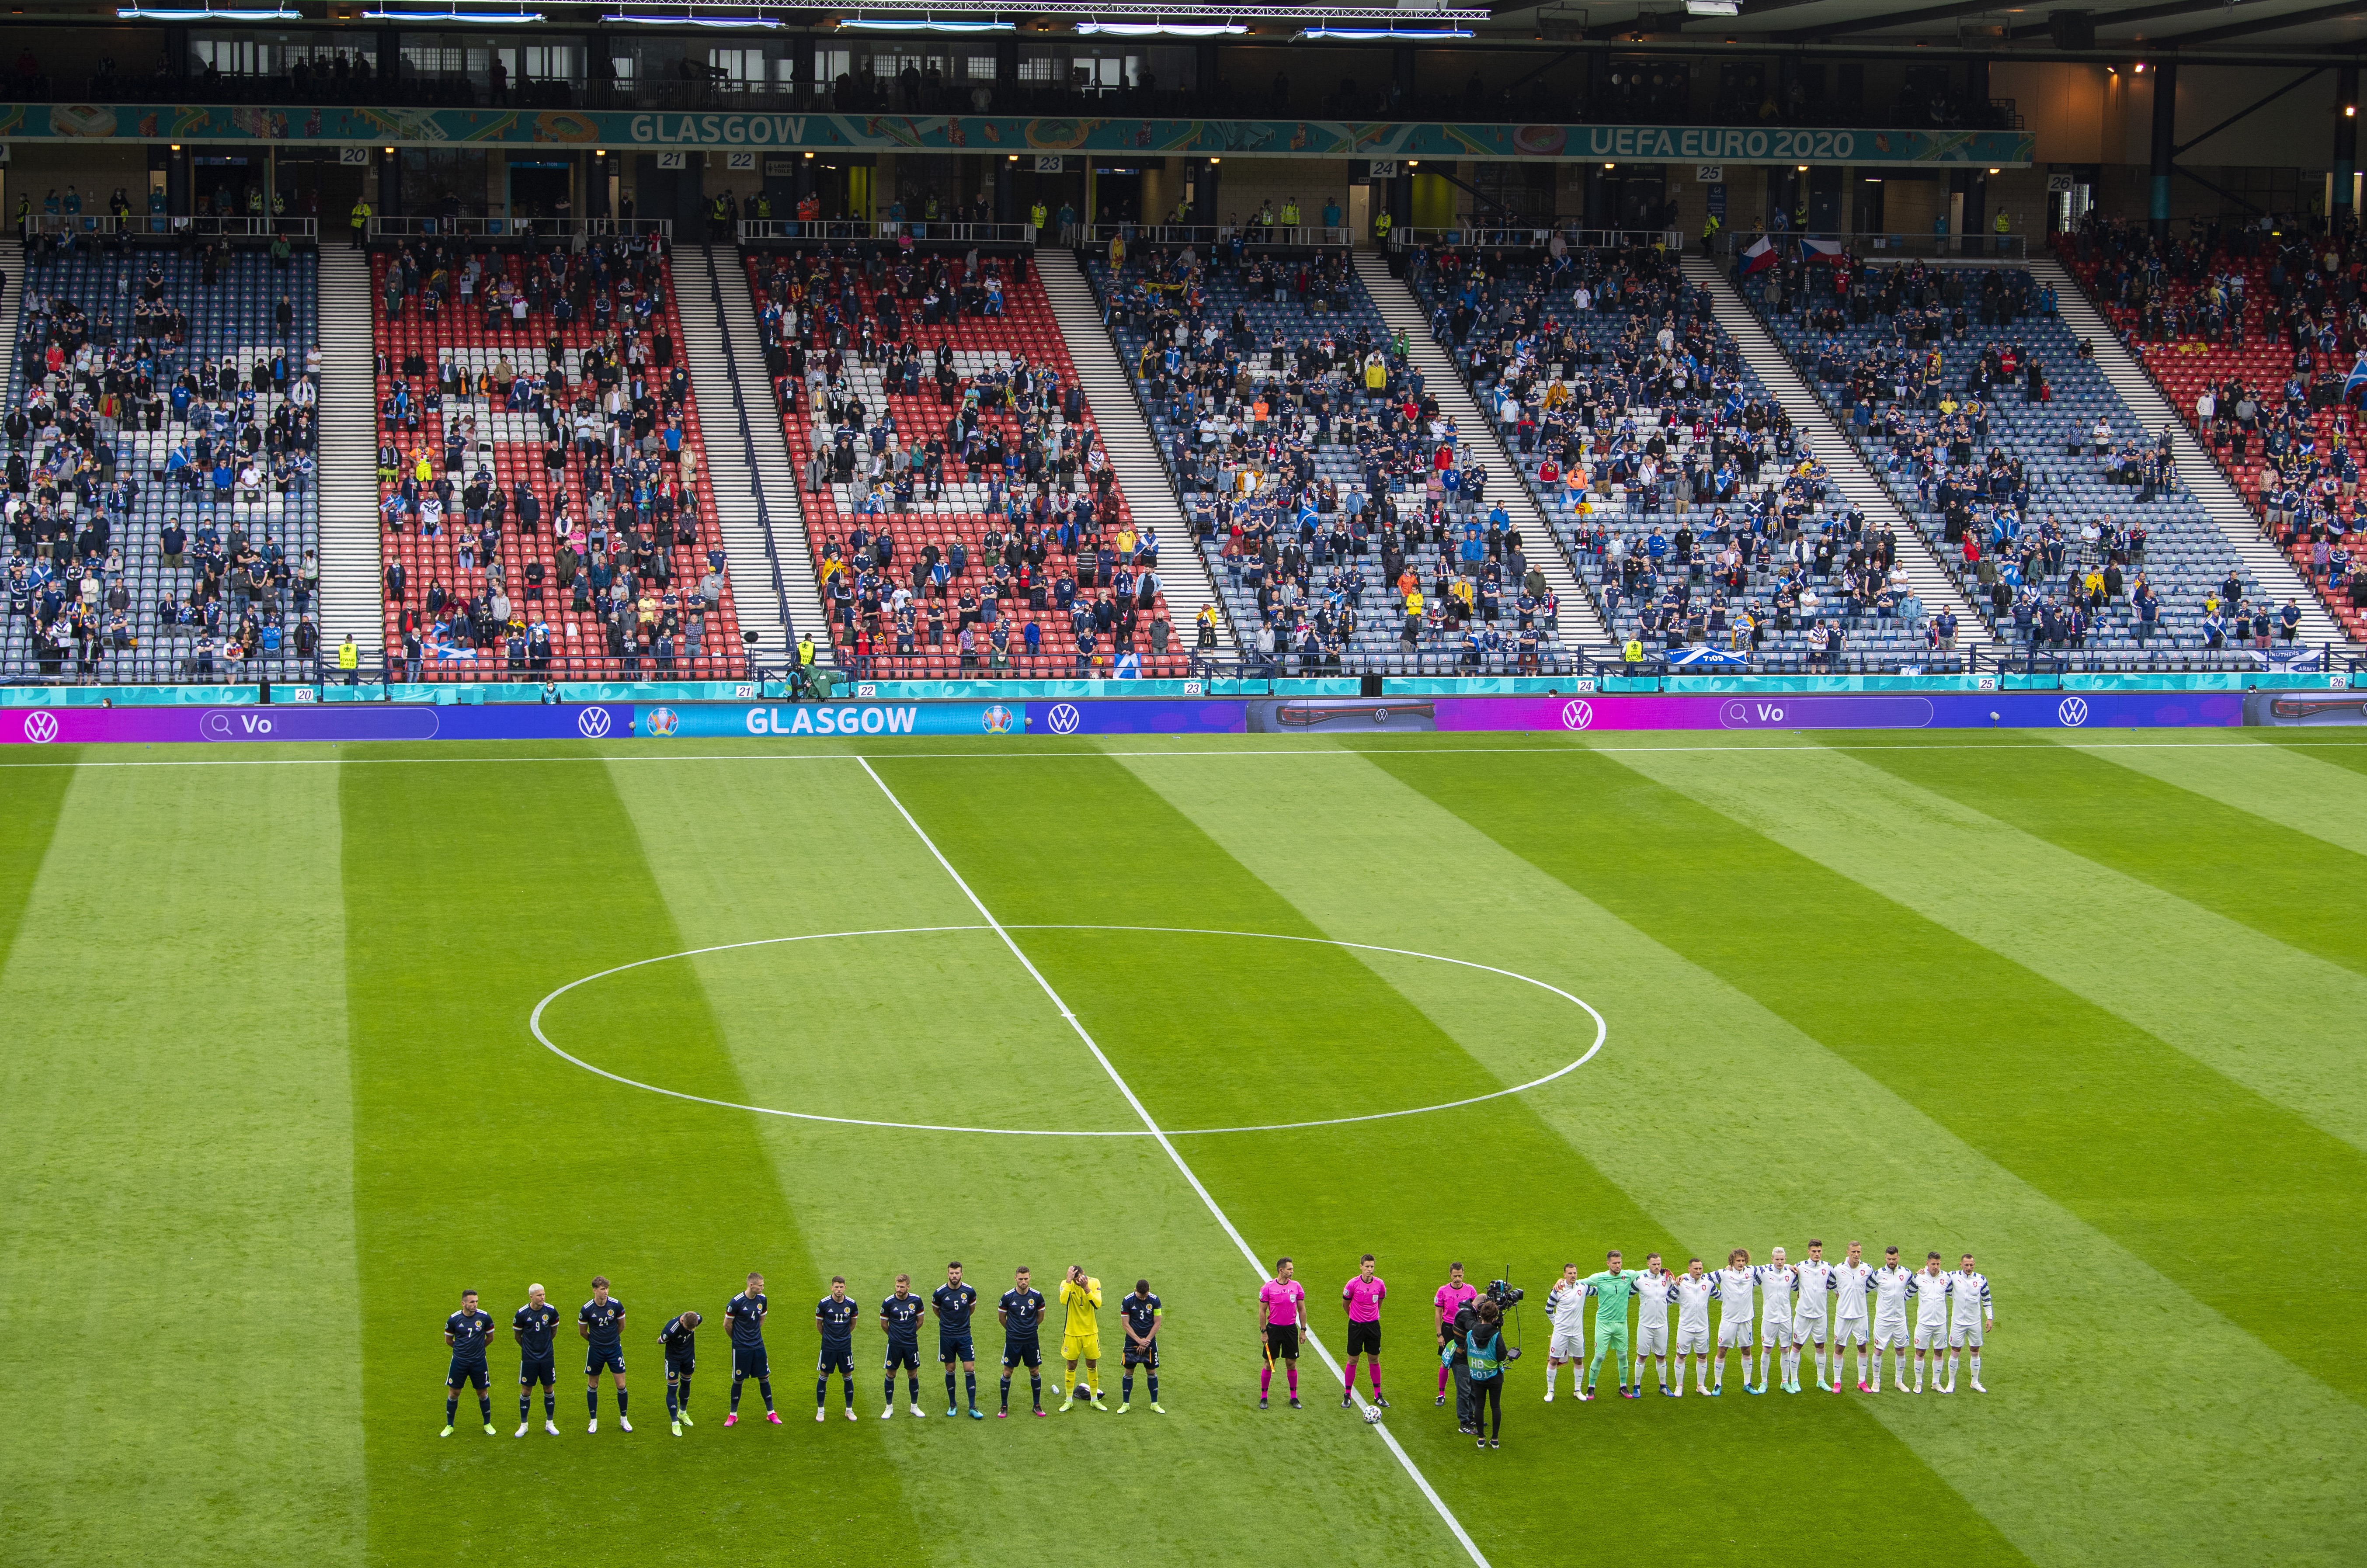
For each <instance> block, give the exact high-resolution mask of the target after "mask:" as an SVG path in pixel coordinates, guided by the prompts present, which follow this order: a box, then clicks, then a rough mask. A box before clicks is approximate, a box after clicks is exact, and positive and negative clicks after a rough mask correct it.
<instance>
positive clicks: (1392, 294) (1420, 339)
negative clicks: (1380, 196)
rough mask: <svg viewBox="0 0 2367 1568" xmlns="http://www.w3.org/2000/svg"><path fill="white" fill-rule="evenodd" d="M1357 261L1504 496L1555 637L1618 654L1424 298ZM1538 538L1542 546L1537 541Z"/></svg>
mask: <svg viewBox="0 0 2367 1568" xmlns="http://www.w3.org/2000/svg"><path fill="white" fill-rule="evenodd" d="M1355 260H1356V276H1357V277H1358V278H1359V279H1360V280H1362V282H1363V283H1364V285H1365V293H1366V294H1369V295H1371V296H1372V299H1373V304H1374V306H1375V307H1376V308H1377V309H1378V310H1379V311H1380V312H1381V321H1383V322H1384V323H1385V324H1386V325H1387V327H1388V329H1389V331H1390V333H1392V334H1395V333H1404V334H1405V339H1406V343H1407V344H1409V345H1410V357H1411V359H1412V362H1413V367H1414V368H1415V369H1417V370H1419V371H1421V378H1422V387H1423V389H1425V390H1427V391H1428V392H1429V393H1430V395H1431V396H1432V397H1434V398H1436V399H1437V400H1438V407H1439V412H1442V413H1444V414H1445V415H1446V416H1447V417H1448V418H1449V419H1452V420H1453V421H1454V422H1455V429H1456V430H1457V431H1459V432H1461V433H1462V435H1463V440H1464V443H1465V445H1467V446H1469V447H1470V448H1471V449H1472V450H1473V452H1474V453H1475V455H1476V456H1477V457H1478V459H1479V461H1480V462H1481V464H1483V465H1484V466H1485V467H1486V468H1487V469H1488V473H1489V478H1490V479H1491V480H1492V481H1493V482H1492V483H1490V484H1489V487H1488V499H1489V501H1490V502H1497V501H1501V502H1503V505H1504V513H1505V515H1506V516H1508V517H1509V518H1511V519H1512V527H1513V530H1514V531H1515V532H1517V533H1518V534H1519V535H1520V536H1521V538H1522V540H1523V542H1524V544H1525V545H1526V547H1527V555H1528V559H1529V564H1530V565H1532V566H1534V567H1535V568H1536V569H1537V570H1539V571H1540V572H1541V573H1543V574H1544V576H1545V580H1546V587H1548V588H1550V589H1552V590H1553V592H1554V599H1555V602H1556V603H1557V604H1558V605H1559V606H1560V614H1559V615H1557V616H1556V617H1555V625H1554V635H1555V637H1556V638H1557V640H1558V641H1559V642H1560V643H1561V645H1562V647H1564V648H1565V649H1570V650H1572V651H1577V650H1580V649H1583V650H1585V651H1586V652H1587V653H1588V654H1590V655H1591V656H1592V657H1594V658H1596V659H1607V658H1613V657H1615V654H1614V652H1613V651H1612V650H1614V649H1616V648H1617V647H1618V643H1619V639H1618V638H1617V637H1614V636H1613V635H1612V632H1611V628H1610V627H1609V626H1605V625H1603V615H1602V614H1601V612H1599V611H1598V610H1596V608H1595V607H1594V600H1593V597H1592V596H1591V594H1589V593H1588V592H1587V591H1586V590H1585V589H1584V588H1582V587H1580V584H1579V581H1578V576H1577V572H1576V570H1575V569H1574V568H1573V567H1572V565H1571V563H1570V558H1569V550H1568V547H1566V546H1565V545H1564V544H1563V543H1562V541H1561V538H1560V536H1558V535H1557V534H1556V533H1555V532H1554V531H1553V529H1552V527H1551V526H1550V525H1547V524H1546V517H1545V513H1542V512H1540V511H1538V510H1537V503H1536V498H1535V497H1534V496H1532V495H1531V494H1530V493H1529V487H1528V484H1527V482H1526V480H1525V479H1523V477H1522V473H1521V468H1520V465H1519V464H1517V463H1515V462H1513V461H1512V454H1511V453H1509V452H1507V451H1505V450H1504V443H1503V441H1502V440H1501V438H1500V437H1499V436H1498V435H1497V434H1496V424H1495V422H1494V421H1493V420H1490V419H1489V417H1488V416H1487V414H1486V413H1485V412H1482V411H1481V409H1480V407H1479V402H1478V399H1477V398H1475V397H1474V396H1473V395H1472V392H1471V388H1470V385H1469V384H1468V383H1467V382H1466V381H1465V380H1464V379H1463V372H1462V368H1461V367H1459V366H1457V365H1456V364H1455V360H1454V358H1453V356H1452V355H1449V354H1448V353H1447V352H1446V350H1445V349H1444V348H1442V347H1440V346H1439V344H1437V342H1436V341H1435V340H1434V339H1433V338H1432V337H1431V335H1430V318H1429V317H1428V316H1427V315H1425V314H1423V312H1422V309H1421V301H1420V300H1418V299H1415V298H1414V297H1413V290H1411V289H1410V288H1407V287H1406V286H1405V284H1404V283H1403V282H1401V281H1399V279H1398V278H1396V277H1393V276H1390V275H1389V264H1388V259H1387V257H1386V256H1384V255H1382V254H1378V253H1376V252H1369V251H1359V252H1357V253H1356V258H1355ZM1540 542H1542V543H1543V545H1544V547H1543V548H1539V547H1538V545H1539V543H1540Z"/></svg>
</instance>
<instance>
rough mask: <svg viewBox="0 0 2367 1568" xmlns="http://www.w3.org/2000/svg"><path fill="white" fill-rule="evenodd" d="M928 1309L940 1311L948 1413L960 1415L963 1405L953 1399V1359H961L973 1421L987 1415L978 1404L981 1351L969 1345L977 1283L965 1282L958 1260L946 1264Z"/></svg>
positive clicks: (940, 1358) (939, 1336)
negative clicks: (968, 1283)
mask: <svg viewBox="0 0 2367 1568" xmlns="http://www.w3.org/2000/svg"><path fill="white" fill-rule="evenodd" d="M929 1309H930V1310H931V1311H932V1312H934V1313H935V1314H937V1359H938V1361H939V1362H940V1363H942V1364H943V1365H944V1367H945V1369H946V1415H948V1416H954V1415H958V1414H959V1413H960V1410H961V1406H959V1405H957V1404H955V1403H954V1363H955V1362H956V1361H959V1362H960V1363H961V1369H962V1384H963V1386H964V1387H965V1388H966V1389H967V1390H968V1393H969V1416H970V1419H971V1420H973V1421H983V1420H985V1419H986V1412H985V1411H983V1410H980V1408H979V1407H978V1352H977V1351H976V1350H974V1349H972V1348H970V1339H969V1316H970V1314H971V1313H973V1312H976V1311H977V1310H978V1287H977V1286H976V1285H965V1284H963V1283H962V1266H961V1264H960V1263H959V1262H953V1263H948V1264H946V1282H945V1283H944V1284H942V1285H939V1286H938V1287H937V1288H936V1290H935V1291H934V1292H932V1293H931V1295H930V1297H929Z"/></svg>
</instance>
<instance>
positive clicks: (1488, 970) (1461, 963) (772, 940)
mask: <svg viewBox="0 0 2367 1568" xmlns="http://www.w3.org/2000/svg"><path fill="white" fill-rule="evenodd" d="M989 929H990V928H988V927H986V926H904V927H900V928H897V929H895V930H884V931H815V932H813V933H811V934H810V935H806V936H772V937H759V938H757V939H755V940H754V941H752V942H723V943H720V944H719V945H717V946H714V947H695V948H691V949H689V950H687V951H686V952H683V953H660V954H658V955H657V956H656V957H654V958H637V959H635V960H633V961H632V962H631V963H630V964H617V966H616V967H615V968H613V969H603V970H601V971H600V972H599V973H598V974H595V975H586V976H583V977H582V978H581V979H575V980H570V981H568V982H567V984H565V985H564V986H561V987H559V988H558V989H557V990H555V991H553V992H551V993H550V994H549V996H547V997H545V998H542V1000H540V1001H538V1002H537V1003H535V1005H534V1011H533V1013H532V1014H531V1015H529V1016H528V1018H527V1028H528V1029H529V1030H531V1031H532V1032H533V1034H534V1037H535V1038H536V1039H537V1040H538V1041H540V1042H542V1044H543V1047H544V1048H545V1049H546V1050H548V1051H549V1052H550V1054H551V1055H555V1056H557V1057H559V1058H560V1059H561V1061H564V1062H569V1063H572V1064H573V1065H574V1066H579V1067H582V1068H583V1070H584V1071H585V1072H587V1073H594V1074H597V1075H598V1076H599V1077H604V1078H606V1079H608V1080H609V1081H610V1082H611V1083H619V1084H623V1085H625V1086H626V1087H627V1088H629V1089H647V1090H648V1091H649V1092H650V1093H651V1094H663V1095H665V1096H666V1097H668V1098H669V1099H673V1100H689V1101H691V1102H693V1103H694V1104H698V1105H712V1106H717V1107H719V1108H720V1109H722V1110H726V1111H753V1112H754V1113H755V1114H757V1115H760V1116H786V1117H790V1118H793V1119H794V1120H797V1121H799V1122H832V1123H835V1124H837V1125H839V1126H844V1127H884V1128H889V1129H893V1130H896V1131H900V1132H908V1133H987V1134H996V1135H998V1136H1003V1137H1014V1138H1147V1137H1150V1135H1151V1134H1150V1133H1149V1132H1147V1131H1145V1130H1144V1129H1142V1128H1139V1127H1122V1128H1116V1129H1110V1130H1093V1129H1080V1128H1075V1127H1043V1128H1033V1127H960V1126H951V1125H942V1124H938V1123H935V1122H878V1121H872V1120H870V1119H868V1118H865V1117H860V1116H826V1115H823V1114H822V1113H821V1112H820V1111H784V1110H781V1109H780V1108H778V1107H776V1106H770V1105H743V1104H741V1103H740V1102H739V1101H737V1100H710V1099H708V1097H707V1096H705V1095H698V1094H686V1093H685V1092H683V1091H682V1090H680V1089H667V1088H664V1087H663V1085H659V1084H648V1083H642V1082H641V1081H640V1080H639V1079H638V1078H629V1077H623V1076H621V1075H619V1074H617V1073H612V1072H610V1071H608V1069H607V1068H606V1067H600V1066H594V1065H593V1064H592V1063H590V1062H587V1061H585V1060H583V1058H582V1057H581V1056H577V1055H572V1053H570V1052H568V1051H566V1050H565V1049H563V1048H561V1046H560V1045H558V1044H557V1043H554V1042H553V1041H552V1040H551V1038H550V1036H549V1035H548V1034H545V1033H544V1032H542V1015H543V1011H544V1010H545V1009H547V1008H549V1006H550V1004H551V1003H553V1002H555V1001H557V1000H558V999H559V998H561V997H563V996H565V995H566V994H567V993H568V992H570V991H572V990H574V989H575V988H576V987H579V986H588V985H590V984H591V983H592V982H593V981H595V980H605V979H606V978H607V977H608V976H611V975H621V974H623V973H625V972H626V971H627V970H629V969H639V968H642V967H644V966H645V965H648V964H667V963H671V962H673V961H674V959H677V958H697V957H700V956H702V955H704V954H706V953H732V952H737V951H738V950H740V949H742V948H749V947H773V946H777V945H779V944H781V943H784V942H831V941H835V940H837V939H839V938H843V937H868V936H925V935H930V934H934V933H935V932H940V931H986V930H989ZM1006 929H1008V930H1011V931H1137V932H1143V933H1148V934H1151V935H1161V936H1234V937H1246V938H1251V939H1253V940H1256V941H1260V942H1307V943H1309V944H1310V945H1313V946H1318V947H1344V948H1353V949H1355V950H1357V951H1359V952H1364V953H1395V954H1397V955H1398V956H1399V957H1403V958H1426V959H1429V960H1431V961H1433V963H1438V964H1455V966H1456V967H1458V968H1463V969H1478V970H1479V971H1481V972H1482V973H1485V974H1489V975H1501V976H1504V977H1505V978H1506V979H1509V980H1520V981H1523V982H1524V983H1526V984H1528V985H1532V986H1535V987H1537V988H1538V989H1539V990H1541V991H1551V992H1552V993H1553V994H1554V995H1555V996H1557V997H1559V998H1562V1000H1564V1001H1566V1002H1569V1003H1572V1004H1574V1005H1576V1006H1578V1007H1580V1008H1582V1009H1584V1010H1585V1011H1586V1014H1587V1016H1588V1017H1590V1018H1591V1019H1593V1020H1594V1043H1592V1044H1591V1045H1589V1046H1588V1047H1587V1048H1586V1055H1582V1056H1580V1057H1579V1058H1578V1060H1576V1061H1574V1062H1572V1063H1570V1064H1569V1065H1568V1066H1562V1067H1557V1068H1555V1069H1554V1070H1553V1071H1552V1072H1550V1073H1547V1074H1546V1075H1545V1077H1539V1078H1531V1079H1530V1080H1529V1081H1528V1082H1526V1083H1523V1084H1514V1085H1513V1086H1512V1088H1510V1089H1490V1090H1489V1092H1488V1093H1486V1094H1475V1095H1472V1096H1470V1097H1468V1098H1467V1099H1464V1100H1444V1101H1441V1102H1440V1103H1439V1104H1436V1105H1417V1106H1411V1107H1409V1108H1407V1109H1405V1110H1402V1111H1367V1112H1366V1113H1365V1114H1364V1115H1361V1116H1331V1117H1326V1118H1323V1119H1321V1120H1319V1121H1314V1122H1272V1123H1269V1124H1267V1125H1264V1126H1257V1127H1181V1128H1177V1127H1171V1128H1169V1129H1168V1130H1167V1135H1168V1136H1169V1137H1171V1138H1201V1137H1213V1136H1217V1135H1218V1134H1228V1133H1292V1132H1299V1131H1303V1130H1304V1129H1306V1128H1309V1127H1339V1126H1344V1125H1347V1124H1348V1123H1350V1122H1389V1121H1394V1120H1396V1119H1397V1118H1399V1117H1401V1116H1427V1115H1429V1114H1430V1113H1431V1112H1432V1111H1454V1110H1457V1109H1459V1108H1461V1107H1463V1106H1466V1105H1478V1104H1480V1103H1482V1102H1483V1101H1486V1100H1501V1099H1503V1098H1504V1097H1505V1096H1506V1095H1512V1094H1525V1093H1526V1092H1528V1091H1529V1090H1530V1089H1540V1088H1542V1087H1544V1086H1545V1085H1546V1084H1549V1083H1551V1082H1553V1081H1554V1080H1555V1079H1556V1078H1558V1077H1565V1076H1567V1075H1568V1074H1570V1073H1574V1072H1576V1071H1577V1070H1578V1069H1579V1068H1580V1067H1582V1066H1586V1064H1587V1063H1589V1062H1591V1061H1592V1060H1593V1059H1594V1055H1595V1053H1596V1052H1598V1051H1600V1050H1602V1049H1603V1042H1604V1041H1605V1040H1606V1039H1608V1038H1609V1036H1610V1030H1611V1026H1610V1025H1609V1024H1608V1023H1606V1022H1605V1021H1603V1015H1602V1014H1601V1013H1599V1012H1597V1011H1595V1010H1594V1008H1593V1007H1592V1006H1591V1004H1590V1003H1588V1002H1587V1001H1586V1000H1585V999H1584V998H1580V997H1574V996H1571V995H1570V994H1569V992H1568V991H1565V990H1563V989H1562V988H1561V987H1558V986H1553V985H1548V984H1546V982H1545V981H1543V980H1540V979H1537V978H1536V977H1535V976H1529V975H1523V974H1521V973H1519V972H1518V971H1517V970H1512V969H1499V968H1497V967H1496V966H1495V965H1494V964H1476V963H1473V962H1472V961H1471V960H1469V959H1467V958H1446V957H1443V956H1441V955H1440V954H1438V953H1416V952H1414V951H1413V950H1412V949H1411V948H1405V947H1378V946H1376V945H1374V944H1373V943H1371V942H1335V941H1333V940H1332V939H1331V938H1329V937H1319V936H1285V935H1283V934H1281V933H1280V932H1276V931H1209V930H1204V929H1201V928H1198V927H1194V926H1095V925H1020V926H1012V927H1008V928H1006ZM1060 1016H1061V1017H1063V1018H1067V1019H1069V1020H1070V1021H1071V1022H1074V1021H1075V1020H1074V1016H1073V1015H1072V1014H1070V1013H1066V1012H1064V1013H1062V1014H1061V1015H1060Z"/></svg>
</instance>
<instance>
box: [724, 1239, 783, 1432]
mask: <svg viewBox="0 0 2367 1568" xmlns="http://www.w3.org/2000/svg"><path fill="white" fill-rule="evenodd" d="M770 1310H772V1309H771V1303H768V1302H766V1301H765V1300H764V1276H763V1275H762V1274H751V1275H749V1276H748V1288H747V1289H746V1290H745V1291H742V1292H740V1294H738V1295H736V1296H734V1297H732V1298H731V1304H730V1305H729V1306H727V1307H725V1308H724V1309H723V1323H724V1326H725V1327H727V1328H729V1329H730V1331H731V1414H730V1415H729V1416H725V1417H724V1418H723V1424H724V1425H725V1426H727V1427H735V1426H738V1425H739V1423H740V1385H741V1384H742V1383H744V1382H747V1381H748V1380H749V1379H750V1378H754V1379H755V1380H756V1392H757V1393H761V1394H763V1395H764V1419H765V1420H767V1421H770V1422H771V1423H772V1424H773V1425H774V1426H776V1427H777V1426H779V1425H780V1424H781V1414H780V1412H779V1411H777V1410H775V1409H774V1408H773V1363H772V1362H771V1361H769V1360H767V1359H765V1356H764V1314H765V1313H767V1312H769V1311H770Z"/></svg>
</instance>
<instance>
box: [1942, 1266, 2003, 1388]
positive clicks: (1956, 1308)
mask: <svg viewBox="0 0 2367 1568" xmlns="http://www.w3.org/2000/svg"><path fill="white" fill-rule="evenodd" d="M1948 1280H1949V1285H1948V1392H1949V1393H1955V1392H1956V1352H1957V1351H1958V1350H1964V1351H1965V1352H1966V1353H1967V1354H1969V1355H1970V1356H1971V1358H1972V1362H1973V1364H1972V1368H1971V1371H1972V1374H1973V1392H1974V1393H1988V1390H1987V1389H1985V1388H1983V1387H1982V1386H1981V1331H1982V1329H1983V1328H1984V1327H1988V1328H1995V1327H1996V1326H1997V1309H1996V1308H1995V1307H1994V1306H1992V1305H1991V1304H1990V1302H1989V1277H1988V1275H1986V1274H1984V1273H1981V1272H1980V1271H1979V1270H1977V1269H1975V1268H1974V1267H1973V1255H1972V1254H1971V1253H1969V1252H1967V1253H1966V1254H1965V1260H1964V1261H1963V1262H1962V1263H1961V1264H1959V1265H1957V1267H1956V1271H1955V1272H1954V1273H1953V1274H1951V1275H1949V1276H1948Z"/></svg>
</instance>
